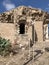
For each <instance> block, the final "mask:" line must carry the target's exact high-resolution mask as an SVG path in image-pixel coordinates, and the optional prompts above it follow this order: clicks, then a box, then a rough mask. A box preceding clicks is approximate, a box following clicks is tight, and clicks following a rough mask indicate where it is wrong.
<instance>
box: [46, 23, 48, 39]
mask: <svg viewBox="0 0 49 65" xmlns="http://www.w3.org/2000/svg"><path fill="white" fill-rule="evenodd" d="M46 39H48V24H47V27H46Z"/></svg>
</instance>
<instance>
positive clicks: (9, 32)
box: [0, 23, 16, 42]
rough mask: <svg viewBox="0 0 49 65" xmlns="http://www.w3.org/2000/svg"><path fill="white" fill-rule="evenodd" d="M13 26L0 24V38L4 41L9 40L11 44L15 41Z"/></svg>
mask: <svg viewBox="0 0 49 65" xmlns="http://www.w3.org/2000/svg"><path fill="white" fill-rule="evenodd" d="M15 34H16V32H15V26H14V24H12V23H8V24H7V23H4V24H3V23H0V36H1V37H3V38H6V39H10V41H11V42H13V41H14V39H15Z"/></svg>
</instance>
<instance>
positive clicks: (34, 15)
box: [0, 6, 49, 44]
mask: <svg viewBox="0 0 49 65" xmlns="http://www.w3.org/2000/svg"><path fill="white" fill-rule="evenodd" d="M48 23H49V14H48V13H47V12H44V11H42V10H40V9H36V8H29V7H25V6H19V7H17V8H15V9H12V10H10V11H7V12H4V13H2V14H0V36H2V37H3V38H6V39H10V41H11V42H12V43H14V41H15V40H16V43H19V44H28V43H29V41H31V42H34V41H35V42H39V41H45V40H46V39H48Z"/></svg>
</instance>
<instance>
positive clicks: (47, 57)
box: [0, 42, 49, 65]
mask: <svg viewBox="0 0 49 65" xmlns="http://www.w3.org/2000/svg"><path fill="white" fill-rule="evenodd" d="M45 48H48V50H45ZM0 65H49V42H44V43H41V42H40V43H35V44H34V45H33V46H32V47H31V48H30V50H29V47H28V48H27V49H23V50H21V51H20V52H19V53H18V54H16V55H14V56H13V55H11V56H7V57H1V56H0Z"/></svg>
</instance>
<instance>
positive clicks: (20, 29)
mask: <svg viewBox="0 0 49 65" xmlns="http://www.w3.org/2000/svg"><path fill="white" fill-rule="evenodd" d="M19 33H20V34H25V24H24V23H20V24H19Z"/></svg>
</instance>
